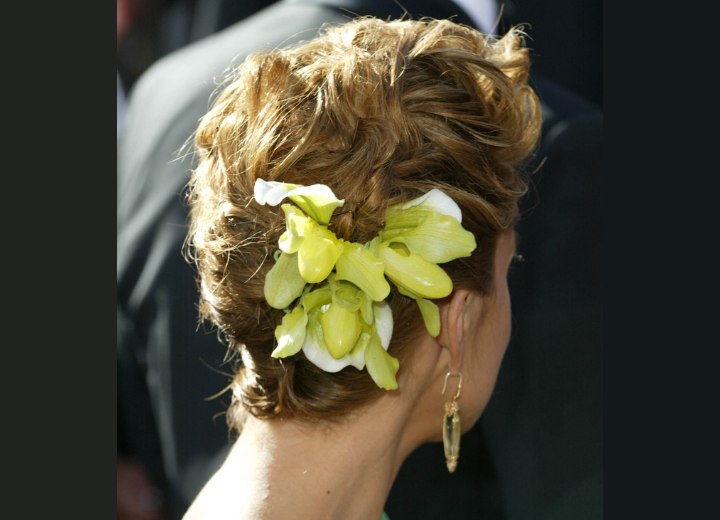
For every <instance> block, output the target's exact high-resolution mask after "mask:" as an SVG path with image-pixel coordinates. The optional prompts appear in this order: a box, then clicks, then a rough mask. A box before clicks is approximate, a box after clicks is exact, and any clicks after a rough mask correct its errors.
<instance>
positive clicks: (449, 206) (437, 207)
mask: <svg viewBox="0 0 720 520" xmlns="http://www.w3.org/2000/svg"><path fill="white" fill-rule="evenodd" d="M420 204H424V205H425V206H428V207H430V208H431V209H433V210H434V211H435V212H437V213H441V214H443V215H447V216H449V217H453V218H454V219H455V220H457V221H458V222H460V223H462V211H460V206H458V205H457V203H456V202H455V201H454V200H452V199H451V198H450V197H449V196H448V195H446V194H445V193H444V192H442V191H440V190H438V189H437V188H433V189H431V190H430V191H428V192H427V193H426V194H425V195H422V196H421V197H418V198H416V199H413V200H410V201H408V202H404V203H402V204H400V205H399V206H400V208H402V209H407V208H412V207H413V206H418V205H420Z"/></svg>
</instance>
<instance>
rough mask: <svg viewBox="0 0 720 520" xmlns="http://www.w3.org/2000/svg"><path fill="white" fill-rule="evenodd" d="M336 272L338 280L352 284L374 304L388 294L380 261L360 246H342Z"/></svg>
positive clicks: (388, 289) (347, 243)
mask: <svg viewBox="0 0 720 520" xmlns="http://www.w3.org/2000/svg"><path fill="white" fill-rule="evenodd" d="M336 272H337V278H338V280H347V281H349V282H352V283H354V284H355V285H357V286H358V287H359V288H360V289H361V290H362V291H364V292H365V294H367V295H368V296H369V297H370V298H371V299H372V300H374V301H376V302H379V301H382V300H384V299H385V298H387V296H388V294H390V284H388V282H387V280H386V279H385V276H384V273H385V267H384V265H383V262H382V260H380V259H379V258H378V257H377V256H375V255H374V254H372V253H371V252H370V250H369V249H367V248H366V247H363V246H362V245H360V244H357V243H350V242H346V243H345V244H344V247H343V254H342V255H340V257H339V258H338V260H337V265H336Z"/></svg>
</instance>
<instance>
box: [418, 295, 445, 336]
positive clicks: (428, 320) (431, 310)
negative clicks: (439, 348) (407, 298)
mask: <svg viewBox="0 0 720 520" xmlns="http://www.w3.org/2000/svg"><path fill="white" fill-rule="evenodd" d="M415 301H416V302H417V304H418V307H419V308H420V314H422V318H423V321H424V322H425V328H426V329H427V331H428V333H430V335H431V336H432V337H433V338H436V337H437V336H438V334H440V309H438V306H437V305H435V303H434V302H431V301H430V300H426V299H425V298H420V299H418V300H415Z"/></svg>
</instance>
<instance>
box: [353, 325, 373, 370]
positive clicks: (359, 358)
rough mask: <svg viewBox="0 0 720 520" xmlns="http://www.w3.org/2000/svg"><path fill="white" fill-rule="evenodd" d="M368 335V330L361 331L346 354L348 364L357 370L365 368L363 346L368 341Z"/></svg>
mask: <svg viewBox="0 0 720 520" xmlns="http://www.w3.org/2000/svg"><path fill="white" fill-rule="evenodd" d="M370 337H371V333H370V332H361V333H360V337H359V338H358V340H357V341H356V342H355V346H354V347H353V349H352V350H351V351H350V353H349V354H348V357H349V358H350V364H351V365H352V366H354V367H355V368H357V369H358V370H362V369H363V368H365V348H366V347H367V345H368V343H369V342H370Z"/></svg>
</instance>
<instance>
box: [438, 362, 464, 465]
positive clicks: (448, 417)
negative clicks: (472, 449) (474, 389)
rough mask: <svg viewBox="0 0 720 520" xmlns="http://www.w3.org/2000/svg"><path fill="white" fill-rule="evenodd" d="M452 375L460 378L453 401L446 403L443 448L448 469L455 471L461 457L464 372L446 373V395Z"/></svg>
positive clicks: (443, 422)
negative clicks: (460, 403)
mask: <svg viewBox="0 0 720 520" xmlns="http://www.w3.org/2000/svg"><path fill="white" fill-rule="evenodd" d="M450 376H454V377H459V378H460V380H459V381H458V386H457V391H456V392H455V395H454V396H453V398H452V401H447V402H446V403H445V415H444V416H443V421H442V439H443V448H444V449H445V464H447V469H448V471H449V472H450V473H454V472H455V468H457V463H458V459H459V457H460V413H459V412H460V406H459V405H458V399H460V392H461V391H462V373H457V374H451V373H450V372H448V373H447V374H445V383H443V389H442V395H445V390H446V388H447V381H448V377H450Z"/></svg>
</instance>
